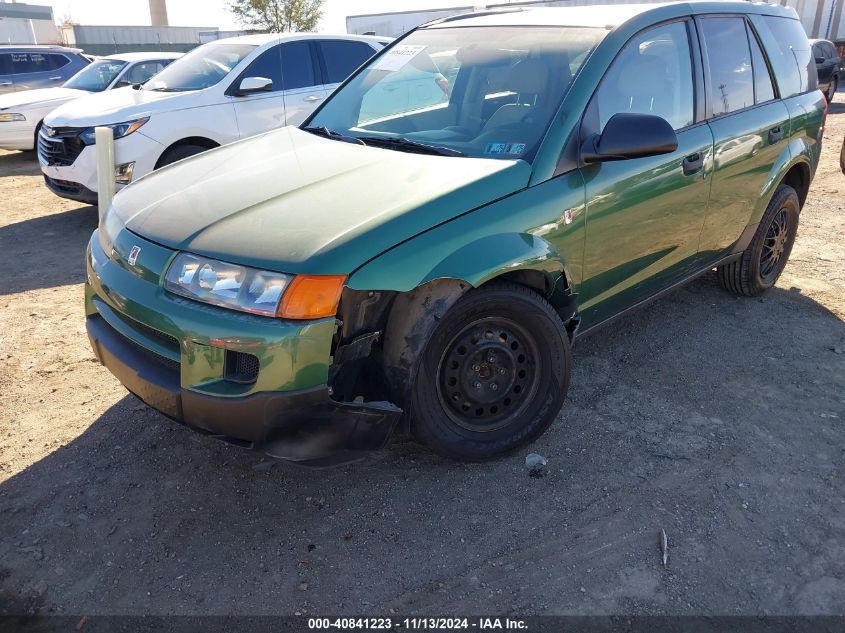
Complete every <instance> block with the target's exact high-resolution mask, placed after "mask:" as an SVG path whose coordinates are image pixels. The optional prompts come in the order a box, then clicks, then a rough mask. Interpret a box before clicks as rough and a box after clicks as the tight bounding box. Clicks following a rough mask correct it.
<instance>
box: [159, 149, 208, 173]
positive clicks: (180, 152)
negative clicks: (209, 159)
mask: <svg viewBox="0 0 845 633" xmlns="http://www.w3.org/2000/svg"><path fill="white" fill-rule="evenodd" d="M207 149H208V148H207V147H203V146H202V145H177V146H176V147H171V148H170V149H168V150H167V151H165V152H164V154H162V155H161V158H159V159H158V164H157V165H156V167H155V168H156V169H159V168H160V167H166V166H167V165H172V164H173V163H175V162H177V161H180V160H182V159H183V158H189V157H191V156H196V155H197V154H202V153H203V152H204V151H206V150H207Z"/></svg>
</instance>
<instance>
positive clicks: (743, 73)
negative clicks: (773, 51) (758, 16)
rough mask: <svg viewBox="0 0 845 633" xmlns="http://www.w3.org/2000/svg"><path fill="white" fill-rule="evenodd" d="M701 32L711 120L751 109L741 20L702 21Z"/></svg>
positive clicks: (751, 91) (749, 71) (751, 89)
mask: <svg viewBox="0 0 845 633" xmlns="http://www.w3.org/2000/svg"><path fill="white" fill-rule="evenodd" d="M700 24H701V32H702V37H703V40H704V46H705V49H706V54H707V66H708V71H709V72H708V77H707V78H706V79H707V80H708V83H707V90H708V94H709V95H710V105H711V107H712V111H713V116H723V115H725V114H730V113H731V112H736V111H737V110H742V109H743V108H748V107H750V106H752V105H754V74H753V71H752V69H751V49H750V47H749V45H748V36H747V35H746V32H745V20H744V19H743V18H742V17H736V18H733V17H730V18H721V17H720V18H704V19H702V20H701V23H700Z"/></svg>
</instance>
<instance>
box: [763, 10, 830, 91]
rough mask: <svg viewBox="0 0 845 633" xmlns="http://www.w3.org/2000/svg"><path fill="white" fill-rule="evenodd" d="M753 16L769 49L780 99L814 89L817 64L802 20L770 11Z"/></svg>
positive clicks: (815, 86) (767, 50)
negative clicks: (767, 13)
mask: <svg viewBox="0 0 845 633" xmlns="http://www.w3.org/2000/svg"><path fill="white" fill-rule="evenodd" d="M750 17H751V22H752V23H753V24H754V27H755V28H756V29H757V33H758V34H759V35H760V39H761V40H762V42H763V44H764V46H765V48H766V52H767V53H768V56H769V61H770V62H771V64H772V69H773V70H774V75H775V78H776V80H777V83H778V87H779V88H780V97H781V99H786V98H787V97H791V96H793V95H797V94H801V93H803V92H809V91H810V90H815V89H816V88H817V87H818V85H817V81H816V70H815V69H816V64H815V60H814V58H813V54H812V47H811V46H810V44H809V42H808V41H807V34H806V33H805V32H804V27H802V26H801V22H799V21H798V20H794V19H792V18H781V17H776V16H771V15H761V16H756V15H752V16H750ZM811 68H812V71H811Z"/></svg>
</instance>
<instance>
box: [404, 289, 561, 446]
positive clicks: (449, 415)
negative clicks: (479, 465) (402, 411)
mask: <svg viewBox="0 0 845 633" xmlns="http://www.w3.org/2000/svg"><path fill="white" fill-rule="evenodd" d="M570 367H571V354H570V349H569V338H568V336H567V333H566V329H565V327H564V325H563V322H562V321H561V319H560V316H559V315H558V314H557V312H555V310H554V308H552V306H551V305H549V303H548V302H547V301H546V300H545V299H544V298H543V297H541V296H540V295H538V294H537V293H536V292H534V291H532V290H530V289H529V288H526V287H524V286H519V285H516V284H511V283H501V282H496V283H492V284H489V285H488V286H485V287H483V288H479V289H477V290H472V291H470V292H469V293H467V294H466V295H465V296H464V297H463V298H461V300H460V301H458V302H457V303H456V304H455V305H454V306H453V307H452V309H451V310H450V311H449V312H448V313H447V314H446V315H445V316H444V318H443V319H442V320H441V322H440V323H439V324H438V326H437V328H436V329H435V331H434V333H433V334H432V336H431V338H430V340H429V341H428V343H427V345H426V347H425V350H424V351H423V357H422V360H421V365H420V370H419V373H418V374H417V379H416V381H415V383H414V385H413V387H412V392H411V407H410V421H411V430H412V432H413V433H414V435H415V437H416V438H417V439H418V440H420V441H421V442H422V443H424V444H426V445H427V446H429V447H430V448H432V449H434V450H435V451H437V452H439V453H442V454H445V455H447V456H449V457H453V458H457V459H463V460H469V461H480V460H485V459H491V458H494V457H497V456H499V455H502V454H504V453H507V452H509V451H511V450H513V449H515V448H517V447H519V446H520V445H522V444H524V443H526V442H529V441H530V440H532V439H534V438H536V437H537V436H539V435H540V434H541V433H542V432H543V431H545V430H546V429H547V428H548V427H549V425H550V424H551V423H552V421H554V419H555V417H556V416H557V413H558V411H559V410H560V408H561V406H562V405H563V401H564V398H565V397H566V392H567V389H568V387H569V376H570Z"/></svg>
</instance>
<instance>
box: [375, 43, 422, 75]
mask: <svg viewBox="0 0 845 633" xmlns="http://www.w3.org/2000/svg"><path fill="white" fill-rule="evenodd" d="M424 50H425V46H424V45H419V44H400V45H398V46H394V47H393V48H391V49H390V50H389V51H387V52H386V53H385V54H384V55H382V56H381V57H379V58H378V61H376V63H375V64H373V65H372V68H373V70H389V71H391V72H395V71H397V70H401V69H402V68H404V67H405V65H406V64H407V63H408V62H409V61H411V60H412V59H414V57H416V56H417V55H419V54H420V53H422V52H423V51H424Z"/></svg>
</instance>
